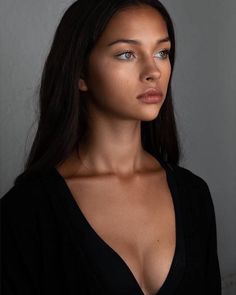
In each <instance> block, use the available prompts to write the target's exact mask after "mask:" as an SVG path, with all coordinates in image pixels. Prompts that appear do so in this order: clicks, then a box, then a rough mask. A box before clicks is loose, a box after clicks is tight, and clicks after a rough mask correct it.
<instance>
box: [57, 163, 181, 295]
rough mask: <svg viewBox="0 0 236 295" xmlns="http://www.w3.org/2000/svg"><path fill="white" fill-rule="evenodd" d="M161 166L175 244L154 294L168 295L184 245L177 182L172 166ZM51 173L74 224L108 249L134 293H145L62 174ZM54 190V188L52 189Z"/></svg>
mask: <svg viewBox="0 0 236 295" xmlns="http://www.w3.org/2000/svg"><path fill="white" fill-rule="evenodd" d="M159 162H160V164H161V166H162V167H163V168H164V169H165V171H166V179H167V183H168V186H169V189H170V193H171V196H172V200H173V204H174V211H175V225H176V245H175V252H174V256H173V259H172V262H171V266H170V268H169V271H168V274H167V276H166V278H165V280H164V282H163V284H162V285H161V287H160V289H159V290H158V291H157V292H156V293H155V295H169V294H172V292H173V291H174V289H175V287H176V286H177V283H178V281H179V280H180V279H181V276H182V274H183V269H184V266H185V247H184V236H183V224H182V219H181V208H180V204H179V197H178V189H177V184H176V181H175V178H174V174H173V172H172V171H171V170H172V168H171V167H169V165H168V164H167V163H165V162H163V161H160V160H159ZM51 173H52V174H53V175H54V176H55V178H56V179H57V181H58V184H59V185H60V186H61V187H60V189H59V190H56V191H57V192H58V191H59V192H60V194H61V196H63V198H64V199H65V201H66V202H67V207H68V208H69V209H70V210H71V213H72V214H71V215H70V217H71V218H72V219H73V221H74V223H75V225H78V226H79V224H81V221H82V222H83V225H84V226H85V227H86V228H87V230H88V231H89V233H90V234H92V235H93V237H94V238H95V239H96V241H97V242H98V243H99V245H100V246H101V247H105V249H106V250H107V251H109V252H110V253H111V254H112V255H113V256H114V259H116V260H117V261H118V263H119V264H120V266H121V268H122V269H123V271H124V272H126V274H127V276H128V277H129V278H130V280H131V281H132V285H133V287H134V289H135V290H136V292H135V295H145V294H144V292H143V290H142V288H141V286H140V285H139V283H138V281H137V280H136V278H135V276H134V274H133V272H132V271H131V269H130V268H129V266H128V265H127V263H126V262H125V261H124V259H123V258H122V257H121V256H120V255H119V254H118V253H117V252H116V251H115V250H114V249H113V248H112V247H111V246H110V245H109V244H108V243H106V242H105V241H104V240H103V239H102V238H101V237H100V236H99V234H98V233H97V232H96V231H95V229H94V228H93V227H92V226H91V224H90V223H89V221H88V220H87V218H86V217H85V215H84V214H83V212H82V210H81V209H80V207H79V205H78V203H77V202H76V201H75V199H74V197H73V195H72V193H71V191H70V188H69V187H68V185H67V183H66V181H65V179H64V178H63V177H62V175H61V174H60V173H59V172H58V171H57V169H56V168H55V167H53V168H52V169H51ZM54 191H55V190H54Z"/></svg>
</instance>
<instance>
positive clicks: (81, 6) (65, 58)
mask: <svg viewBox="0 0 236 295" xmlns="http://www.w3.org/2000/svg"><path fill="white" fill-rule="evenodd" d="M140 4H147V5H150V6H152V7H153V8H155V9H157V10H158V11H159V13H160V14H161V15H162V17H163V19H164V20H165V22H166V25H167V29H168V33H169V37H170V41H171V50H170V54H169V58H170V63H171V67H172V73H173V69H174V61H175V35H174V27H173V23H172V20H171V18H170V16H169V14H168V12H167V10H166V9H165V7H164V6H163V5H162V4H161V3H160V2H159V1H157V0H99V1H97V0H79V1H76V2H74V3H73V4H72V5H71V6H70V7H69V8H68V9H67V11H66V12H65V13H64V15H63V17H62V19H61V22H60V23H59V26H58V28H57V30H56V33H55V36H54V40H53V43H52V47H51V50H50V52H49V55H48V57H47V59H46V63H45V66H44V70H43V73H42V79H41V86H40V92H39V111H40V112H39V114H40V117H39V123H38V129H37V132H36V135H35V138H34V141H33V144H32V147H31V150H30V153H29V156H28V159H27V161H26V164H25V170H24V172H23V173H22V174H20V175H19V176H18V177H17V178H16V179H15V183H17V182H18V181H19V180H20V179H21V178H24V176H27V175H29V174H30V173H32V172H38V171H39V172H42V171H45V170H46V169H50V168H51V167H53V166H56V165H58V164H60V163H62V162H63V161H64V160H65V159H66V158H67V157H68V155H69V154H70V153H71V152H72V151H73V150H74V149H75V148H76V149H77V151H78V150H79V145H80V143H81V142H82V141H83V140H84V139H85V137H86V135H87V133H88V122H87V118H88V112H87V108H86V105H85V104H84V103H83V100H82V99H80V95H81V94H80V91H79V89H78V81H79V78H80V76H81V75H82V74H83V72H84V71H85V69H86V64H87V60H88V57H89V54H90V52H91V50H92V48H93V47H94V45H95V43H96V41H97V40H98V38H99V36H100V35H101V33H102V32H103V30H104V29H105V26H106V25H107V23H108V21H109V20H110V18H111V17H112V16H113V15H114V13H116V12H118V11H119V10H121V9H123V8H126V7H128V6H132V5H140ZM172 73H171V77H170V82H169V86H168V90H167V95H166V99H165V101H164V103H163V105H162V107H161V110H160V112H159V115H158V116H157V118H156V119H154V120H152V121H142V122H141V140H142V146H143V148H144V149H145V150H146V151H147V152H149V153H150V154H151V155H153V156H154V157H155V158H157V159H162V160H164V161H168V162H169V163H172V164H178V161H179V156H180V147H179V140H178V134H177V128H176V123H175V117H174V110H173V103H172V93H171V78H172Z"/></svg>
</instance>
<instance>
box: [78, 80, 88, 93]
mask: <svg viewBox="0 0 236 295" xmlns="http://www.w3.org/2000/svg"><path fill="white" fill-rule="evenodd" d="M79 90H81V91H88V86H87V84H86V82H85V79H82V78H80V79H79Z"/></svg>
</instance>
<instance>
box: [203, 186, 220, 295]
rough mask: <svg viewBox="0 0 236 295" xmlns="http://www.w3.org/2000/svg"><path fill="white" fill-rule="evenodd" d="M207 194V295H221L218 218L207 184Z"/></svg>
mask: <svg viewBox="0 0 236 295" xmlns="http://www.w3.org/2000/svg"><path fill="white" fill-rule="evenodd" d="M205 194H206V200H207V206H206V214H207V219H208V221H209V222H208V224H209V227H208V237H207V241H208V243H207V268H206V276H205V286H206V294H214V295H221V274H220V266H219V259H218V254H217V231H216V217H215V210H214V204H213V201H212V197H211V194H210V191H209V188H208V185H207V184H206V183H205Z"/></svg>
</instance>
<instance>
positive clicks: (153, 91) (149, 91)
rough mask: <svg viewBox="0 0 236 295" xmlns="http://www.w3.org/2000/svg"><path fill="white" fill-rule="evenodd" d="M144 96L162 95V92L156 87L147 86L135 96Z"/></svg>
mask: <svg viewBox="0 0 236 295" xmlns="http://www.w3.org/2000/svg"><path fill="white" fill-rule="evenodd" d="M145 96H163V93H162V91H161V90H159V89H157V88H148V89H147V90H145V91H144V92H143V93H141V94H139V95H138V96H137V98H142V97H145Z"/></svg>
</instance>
